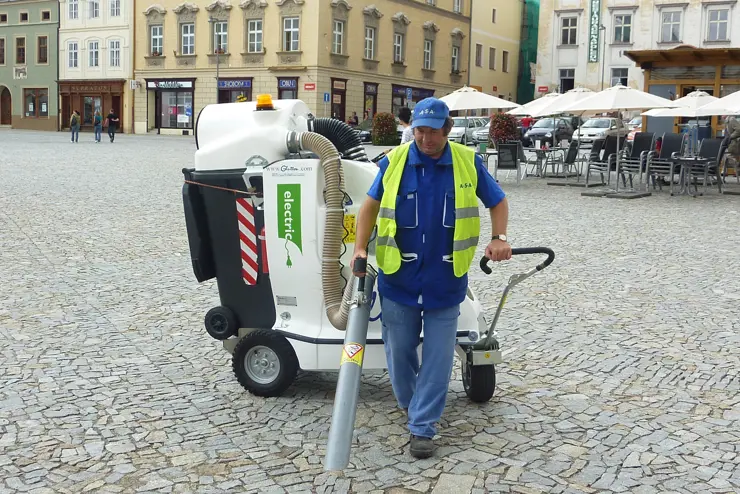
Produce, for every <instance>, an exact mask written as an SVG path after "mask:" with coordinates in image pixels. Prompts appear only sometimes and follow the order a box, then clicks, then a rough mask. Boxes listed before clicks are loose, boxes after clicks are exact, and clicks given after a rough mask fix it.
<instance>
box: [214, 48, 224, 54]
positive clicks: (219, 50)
mask: <svg viewBox="0 0 740 494" xmlns="http://www.w3.org/2000/svg"><path fill="white" fill-rule="evenodd" d="M216 53H218V54H219V55H223V54H224V53H225V52H224V49H223V48H216Z"/></svg>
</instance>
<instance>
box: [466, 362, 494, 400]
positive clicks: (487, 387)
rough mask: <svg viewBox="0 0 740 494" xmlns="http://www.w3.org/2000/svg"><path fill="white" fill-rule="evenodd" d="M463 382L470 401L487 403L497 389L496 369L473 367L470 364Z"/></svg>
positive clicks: (480, 366)
mask: <svg viewBox="0 0 740 494" xmlns="http://www.w3.org/2000/svg"><path fill="white" fill-rule="evenodd" d="M462 382H463V388H465V394H467V395H468V398H470V401H473V402H475V403H485V402H487V401H489V400H490V399H491V397H492V396H493V390H494V389H495V388H496V369H495V367H494V366H493V365H476V366H473V365H472V364H470V363H468V364H467V365H466V366H465V369H464V370H463V373H462Z"/></svg>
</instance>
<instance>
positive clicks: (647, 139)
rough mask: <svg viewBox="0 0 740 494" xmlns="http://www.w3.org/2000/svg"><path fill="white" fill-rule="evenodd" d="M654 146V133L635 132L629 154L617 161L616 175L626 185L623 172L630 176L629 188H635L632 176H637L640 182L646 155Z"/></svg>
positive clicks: (645, 163)
mask: <svg viewBox="0 0 740 494" xmlns="http://www.w3.org/2000/svg"><path fill="white" fill-rule="evenodd" d="M654 146H655V134H653V133H652V132H637V133H635V138H634V140H633V141H632V148H631V149H630V152H629V155H627V156H625V157H624V158H623V159H621V160H620V161H619V169H618V170H617V177H619V176H620V175H621V177H622V183H623V184H624V186H625V187H627V180H626V177H625V174H627V175H629V177H630V189H631V190H635V185H634V180H633V177H634V176H635V175H638V176H639V182H640V184H642V174H643V173H645V168H646V165H647V155H648V153H649V152H650V151H652V150H653V147H654Z"/></svg>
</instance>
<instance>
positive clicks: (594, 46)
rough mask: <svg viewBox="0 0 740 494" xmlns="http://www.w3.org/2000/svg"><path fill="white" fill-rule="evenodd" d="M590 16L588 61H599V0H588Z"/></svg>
mask: <svg viewBox="0 0 740 494" xmlns="http://www.w3.org/2000/svg"><path fill="white" fill-rule="evenodd" d="M590 2H591V18H590V19H589V31H588V61H589V63H591V62H598V61H599V35H600V32H601V31H599V27H600V26H601V0H590Z"/></svg>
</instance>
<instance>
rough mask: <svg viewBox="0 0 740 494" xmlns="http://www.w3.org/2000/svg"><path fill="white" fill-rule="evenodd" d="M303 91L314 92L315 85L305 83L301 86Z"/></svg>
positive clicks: (313, 83)
mask: <svg viewBox="0 0 740 494" xmlns="http://www.w3.org/2000/svg"><path fill="white" fill-rule="evenodd" d="M303 89H304V90H305V91H316V83H315V82H307V83H306V84H304V85H303Z"/></svg>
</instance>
